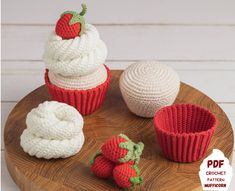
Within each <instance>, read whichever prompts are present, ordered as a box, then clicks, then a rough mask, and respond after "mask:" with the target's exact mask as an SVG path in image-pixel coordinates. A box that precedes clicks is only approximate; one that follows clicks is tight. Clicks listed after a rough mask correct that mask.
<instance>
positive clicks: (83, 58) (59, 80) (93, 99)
mask: <svg viewBox="0 0 235 191" xmlns="http://www.w3.org/2000/svg"><path fill="white" fill-rule="evenodd" d="M86 12H87V7H86V5H84V4H82V11H81V12H80V13H77V12H75V11H65V12H64V13H62V15H61V16H60V18H59V20H58V21H57V23H56V27H55V30H54V31H53V32H52V34H51V35H50V36H49V39H48V41H47V43H46V48H45V51H44V55H43V60H44V62H45V65H46V72H45V83H46V85H47V88H48V90H49V93H50V95H51V97H52V99H53V100H56V101H60V102H65V103H67V104H69V105H72V106H74V107H75V108H76V109H77V110H78V111H80V113H81V114H82V115H89V114H91V113H93V112H94V111H96V110H97V109H98V108H99V107H100V106H101V105H102V103H103V101H104V99H105V95H106V93H107V90H108V87H109V84H110V81H111V74H110V70H109V68H108V67H107V66H106V65H104V63H105V59H106V57H107V47H106V45H105V43H104V42H103V41H102V40H101V39H100V36H99V33H98V31H97V29H96V28H95V27H94V26H93V25H91V24H88V23H86V21H85V18H84V16H85V14H86Z"/></svg>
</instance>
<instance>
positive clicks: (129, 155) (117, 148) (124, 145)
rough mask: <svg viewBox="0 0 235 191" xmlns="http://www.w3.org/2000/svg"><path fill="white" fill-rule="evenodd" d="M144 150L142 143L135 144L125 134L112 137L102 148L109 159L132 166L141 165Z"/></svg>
mask: <svg viewBox="0 0 235 191" xmlns="http://www.w3.org/2000/svg"><path fill="white" fill-rule="evenodd" d="M143 149H144V144H143V143H142V142H139V143H138V144H135V143H134V142H132V141H131V140H130V139H129V138H128V137H127V136H126V135H124V134H120V135H118V136H116V137H112V138H111V139H109V140H107V141H106V142H105V143H104V144H103V145H102V147H101V151H102V153H103V155H104V156H105V157H106V158H107V159H109V160H111V161H113V162H115V163H126V162H129V163H131V164H134V163H135V164H138V163H139V160H140V155H141V154H142V151H143ZM133 161H134V162H133Z"/></svg>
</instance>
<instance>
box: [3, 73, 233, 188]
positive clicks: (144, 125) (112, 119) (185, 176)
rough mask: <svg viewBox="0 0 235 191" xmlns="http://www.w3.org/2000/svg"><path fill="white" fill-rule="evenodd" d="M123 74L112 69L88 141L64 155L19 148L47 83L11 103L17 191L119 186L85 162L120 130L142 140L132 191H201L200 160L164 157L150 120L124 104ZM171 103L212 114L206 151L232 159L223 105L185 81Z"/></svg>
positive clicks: (10, 143) (10, 151)
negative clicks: (41, 155)
mask: <svg viewBox="0 0 235 191" xmlns="http://www.w3.org/2000/svg"><path fill="white" fill-rule="evenodd" d="M121 72H122V71H112V77H113V79H112V83H111V87H110V89H109V93H108V96H107V98H106V100H105V103H104V105H103V106H102V107H101V108H100V109H99V110H98V111H96V112H95V113H94V114H92V115H90V116H86V117H85V126H84V133H85V139H86V140H85V144H84V146H83V148H82V150H81V151H80V152H79V153H78V154H76V155H75V156H73V157H70V158H67V159H57V160H44V159H37V158H35V157H31V156H29V155H28V154H26V153H24V152H23V150H22V148H21V147H20V135H21V133H22V132H23V130H24V129H25V128H26V124H25V118H26V115H27V113H28V112H29V111H30V110H31V109H32V108H34V107H37V106H38V104H39V103H41V102H43V101H45V100H50V96H49V95H48V92H47V89H46V87H45V86H41V87H40V88H38V89H36V90H34V91H33V92H31V93H30V94H28V95H27V96H26V97H25V98H23V99H22V100H21V101H20V102H19V103H18V104H17V105H16V106H15V108H14V109H13V110H12V112H11V113H10V115H9V117H8V120H7V123H6V126H5V132H4V140H5V151H6V152H5V158H6V162H7V166H8V170H9V172H10V174H11V176H12V178H13V179H14V181H15V182H16V184H17V185H18V186H19V187H20V189H21V190H24V191H29V190H30V191H42V190H43V191H45V190H50V191H54V190H60V191H70V190H94V191H98V190H118V188H117V187H116V186H115V184H114V183H113V181H112V180H109V181H107V180H102V179H98V178H96V177H95V176H94V175H93V174H92V173H91V171H90V166H89V160H90V158H91V157H92V156H93V155H94V153H95V152H96V151H97V150H98V149H99V148H100V146H101V144H102V143H103V142H104V141H105V140H106V139H108V138H110V137H112V136H114V135H118V134H119V133H125V134H127V135H128V136H129V137H130V138H131V139H133V140H134V141H136V142H137V141H142V142H144V144H145V149H144V152H143V155H142V158H141V162H140V164H139V168H140V170H141V175H142V177H143V178H144V182H143V183H142V184H141V186H138V187H136V190H148V191H151V190H153V191H157V190H171V191H172V190H180V191H183V190H187V191H189V190H201V186H200V180H199V176H198V171H199V166H200V164H201V162H202V161H197V162H194V163H176V162H172V161H169V160H167V159H166V158H164V156H163V155H162V153H161V152H160V149H159V146H158V145H157V143H156V139H155V132H154V127H153V122H152V119H145V118H141V117H137V116H135V115H133V114H132V113H131V112H130V111H129V110H128V108H127V107H126V105H125V103H124V102H123V99H122V97H121V94H120V91H119V87H118V80H119V76H120V74H121ZM175 103H194V104H198V105H201V106H204V107H207V108H208V109H210V110H211V111H212V112H214V113H215V114H216V116H217V118H218V120H219V126H218V128H217V129H216V132H215V135H214V137H213V139H212V141H211V143H210V146H209V149H208V151H207V154H206V155H209V154H210V153H211V151H212V149H214V148H217V149H220V150H221V151H223V152H224V154H225V155H226V157H228V158H229V159H230V160H232V151H233V131H232V127H231V124H230V122H229V120H228V118H227V116H226V115H225V113H224V112H223V111H222V109H221V108H220V107H219V106H218V105H217V104H216V103H215V102H214V101H213V100H211V99H210V98H209V97H207V96H206V95H204V94H203V93H201V92H200V91H198V90H196V89H194V88H192V87H190V86H188V85H186V84H184V83H181V88H180V93H179V95H178V97H177V99H176V101H175Z"/></svg>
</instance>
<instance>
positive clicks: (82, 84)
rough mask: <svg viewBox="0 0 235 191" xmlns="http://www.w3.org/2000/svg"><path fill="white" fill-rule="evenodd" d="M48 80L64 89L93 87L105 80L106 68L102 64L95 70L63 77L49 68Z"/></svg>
mask: <svg viewBox="0 0 235 191" xmlns="http://www.w3.org/2000/svg"><path fill="white" fill-rule="evenodd" d="M48 74H49V75H48V76H49V80H50V82H51V83H52V84H54V85H56V86H57V87H61V88H64V89H71V90H73V89H77V90H86V89H91V88H95V87H96V86H98V85H100V84H102V83H104V82H105V81H106V80H107V76H108V74H107V70H106V68H105V66H104V65H101V66H100V67H99V68H98V69H97V70H96V71H95V72H93V73H91V74H88V75H85V76H69V77H64V76H62V75H60V74H55V73H53V72H51V71H50V70H49V73H48Z"/></svg>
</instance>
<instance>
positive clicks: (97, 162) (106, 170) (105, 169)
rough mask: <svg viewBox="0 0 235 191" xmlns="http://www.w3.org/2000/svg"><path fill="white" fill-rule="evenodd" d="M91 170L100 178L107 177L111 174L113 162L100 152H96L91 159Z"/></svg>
mask: <svg viewBox="0 0 235 191" xmlns="http://www.w3.org/2000/svg"><path fill="white" fill-rule="evenodd" d="M91 165H92V166H91V171H92V172H93V173H94V174H95V175H96V176H97V177H100V178H109V177H111V176H112V172H113V169H114V167H115V164H114V163H113V162H112V161H110V160H108V159H107V158H105V157H104V156H103V155H102V153H101V152H98V153H97V154H96V155H95V156H94V158H93V159H92V160H91Z"/></svg>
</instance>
